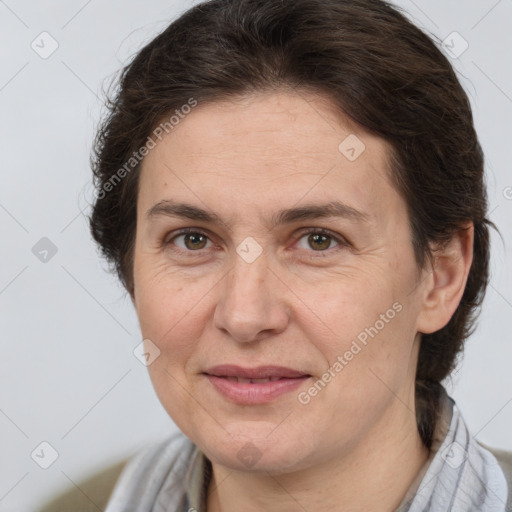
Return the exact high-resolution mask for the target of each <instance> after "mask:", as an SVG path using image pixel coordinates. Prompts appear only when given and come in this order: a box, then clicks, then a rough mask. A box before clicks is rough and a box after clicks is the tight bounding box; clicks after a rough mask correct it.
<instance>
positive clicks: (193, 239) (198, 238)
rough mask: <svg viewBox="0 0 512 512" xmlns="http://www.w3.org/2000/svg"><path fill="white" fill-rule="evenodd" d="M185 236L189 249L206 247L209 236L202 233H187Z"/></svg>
mask: <svg viewBox="0 0 512 512" xmlns="http://www.w3.org/2000/svg"><path fill="white" fill-rule="evenodd" d="M183 236H184V239H183V240H184V242H185V246H186V247H187V249H191V250H195V249H204V247H205V245H206V241H207V238H206V237H205V236H204V235H202V234H201V233H187V234H186V235H183Z"/></svg>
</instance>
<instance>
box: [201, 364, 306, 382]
mask: <svg viewBox="0 0 512 512" xmlns="http://www.w3.org/2000/svg"><path fill="white" fill-rule="evenodd" d="M204 373H207V374H208V375H214V376H216V377H242V378H244V379H265V378H267V377H282V378H287V379H293V378H296V377H304V376H305V375H308V374H307V373H305V372H301V371H298V370H293V369H292V368H286V367H284V366H257V367H256V368H244V367H242V366H236V365H233V364H222V365H219V366H213V367H212V368H208V369H207V370H206V371H205V372H204Z"/></svg>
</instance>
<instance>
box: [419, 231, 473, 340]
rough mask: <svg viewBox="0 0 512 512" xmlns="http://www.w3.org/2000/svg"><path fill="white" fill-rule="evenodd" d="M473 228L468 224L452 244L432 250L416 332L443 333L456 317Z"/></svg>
mask: <svg viewBox="0 0 512 512" xmlns="http://www.w3.org/2000/svg"><path fill="white" fill-rule="evenodd" d="M473 241H474V225H473V223H472V222H469V223H467V224H466V225H465V226H464V227H463V228H462V229H461V230H460V231H458V232H457V233H455V234H454V235H453V237H452V238H451V240H450V241H449V242H448V243H446V244H443V245H438V246H436V247H435V248H434V250H433V256H434V260H433V264H432V268H431V275H430V278H429V279H427V280H426V283H427V285H426V287H425V288H424V297H423V303H422V309H421V314H420V315H419V317H418V326H417V329H418V332H421V333H424V334H429V333H433V332H436V331H438V330H439V329H442V328H443V327H444V326H445V325H446V324H447V323H448V322H449V321H450V318H451V317H452V316H453V314H454V313H455V311H456V309H457V307H458V305H459V303H460V301H461V299H462V295H463V293H464V289H465V287H466V282H467V279H468V275H469V271H470V269H471V263H472V262H473Z"/></svg>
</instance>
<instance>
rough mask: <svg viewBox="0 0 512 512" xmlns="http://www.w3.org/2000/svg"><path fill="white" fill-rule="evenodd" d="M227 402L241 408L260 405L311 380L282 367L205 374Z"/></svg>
mask: <svg viewBox="0 0 512 512" xmlns="http://www.w3.org/2000/svg"><path fill="white" fill-rule="evenodd" d="M203 375H205V376H206V377H207V379H208V381H209V382H210V383H211V384H213V387H214V389H216V390H217V391H218V392H219V393H220V394H221V395H222V396H223V397H224V398H227V399H228V400H230V401H231V402H235V403H237V404H241V405H257V404H263V403H266V402H269V401H271V400H274V399H275V398H277V397H278V396H281V395H283V394H285V393H289V392H291V391H293V390H294V389H296V388H297V387H298V386H300V385H301V384H302V383H303V382H304V381H306V380H307V379H309V378H310V377H311V375H310V374H308V373H305V372H302V371H298V370H294V369H292V368H285V367H282V366H259V367H257V368H243V367H241V366H235V365H221V366H215V367H213V368H209V369H208V370H207V371H205V372H203Z"/></svg>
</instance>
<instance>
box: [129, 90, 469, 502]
mask: <svg viewBox="0 0 512 512" xmlns="http://www.w3.org/2000/svg"><path fill="white" fill-rule="evenodd" d="M351 134H355V135H356V136H357V137H358V138H359V139H360V140H361V141H363V142H364V144H365V146H366V149H365V150H364V152H363V153H362V154H361V155H360V156H359V157H358V158H357V159H356V160H355V161H350V160H349V159H347V158H346V156H345V155H344V154H342V153H341V152H340V151H339V150H338V146H339V145H340V143H341V142H342V141H343V140H344V139H345V138H346V137H347V136H349V135H351ZM387 156H388V147H387V145H386V143H385V141H383V140H382V139H380V138H378V137H376V136H374V135H371V134H369V133H367V132H365V131H363V130H362V128H361V127H359V126H357V125H355V124H354V123H352V122H350V121H349V120H348V119H347V118H345V117H343V116H342V115H340V114H339V113H336V110H335V108H334V106H333V105H332V104H331V103H330V102H329V101H328V100H327V99H326V98H323V97H321V96H317V95H314V94H312V93H310V92H308V93H307V92H304V91H303V92H301V93H300V94H299V93H297V92H294V91H292V92H290V91H287V90H280V91H273V92H266V93H263V92H262V93H258V94H255V95H251V96H244V97H242V98H237V99H233V100H230V101H223V102H216V103H211V104H200V105H199V106H197V107H196V108H195V109H193V111H192V112H191V113H190V114H189V115H188V116H187V117H186V118H185V119H184V120H182V121H181V122H180V124H179V125H178V126H177V127H175V129H174V130H173V131H172V132H170V133H169V134H168V135H166V136H165V137H164V138H163V139H162V141H161V142H160V143H159V144H158V145H157V146H156V148H155V149H153V150H152V151H151V152H150V153H149V154H148V155H147V157H146V158H145V160H144V162H143V165H142V171H141V176H140V189H139V197H138V204H137V209H138V218H137V231H136V243H135V253H134V283H135V288H134V295H133V297H132V299H133V302H134V305H135V308H136V311H137V315H138V318H139V322H140V326H141V330H142V334H143V337H144V338H146V339H150V340H151V341H152V342H153V343H154V344H155V345H156V346H158V348H159V350H160V355H159V357H157V358H156V359H155V361H154V362H153V363H152V364H151V365H150V366H149V367H148V368H149V372H150V377H151V380H152V383H153V385H154V388H155V390H156V393H157V395H158V397H159V399H160V401H161V403H162V405H163V406H164V408H165V409H166V411H167V412H168V414H169V415H170V416H171V418H172V419H173V420H174V422H175V423H176V424H177V426H178V427H179V428H180V429H181V430H182V431H183V432H184V433H185V434H186V436H187V437H189V438H190V439H191V440H192V441H193V442H194V443H195V444H196V445H197V446H199V448H200V449H201V450H202V451H203V452H204V453H205V455H206V456H207V457H208V458H209V459H210V460H211V462H212V466H213V476H212V481H211V482H210V487H209V493H208V498H207V510H208V512H216V511H223V512H231V511H235V510H237V511H238V510H240V508H241V504H243V507H242V509H243V510H244V511H246V512H252V511H261V510H266V511H274V510H275V511H280V512H283V511H290V512H291V511H299V510H300V511H302V510H315V511H318V512H322V511H327V510H329V511H332V510H343V511H362V510H380V511H387V510H389V511H392V510H394V508H395V507H396V506H398V504H399V503H400V501H401V500H402V498H403V496H404V495H405V493H406V491H407V489H408V488H409V486H410V484H411V483H412V481H413V480H414V478H415V476H416V474H417V473H418V471H419V470H420V468H421V466H422V465H423V464H424V462H425V461H426V459H427V457H428V450H427V449H426V448H425V446H424V445H423V444H422V443H421V440H420V438H419V435H418V432H417V428H416V419H415V415H414V410H415V409H414V378H415V369H416V363H417V357H418V349H419V342H420V339H421V333H429V332H434V331H436V330H438V329H440V328H442V327H443V326H444V325H446V323H447V322H448V320H449V319H450V317H451V316H452V314H453V312H454V311H455V309H456V307H457V305H458V303H459V301H460V299H461V297H462V293H463V290H464V287H465V284H466V279H467V274H468V272H469V268H470V264H471V259H472V246H473V229H472V225H470V224H469V225H468V226H467V228H468V229H466V230H464V231H461V232H460V233H459V234H457V235H455V236H454V238H453V240H452V241H451V242H450V243H449V244H448V245H447V246H446V247H445V248H438V250H437V252H436V259H435V265H434V266H433V267H432V266H430V265H427V266H426V267H425V268H424V269H419V268H418V266H417V264H416V261H415V258H414V253H413V247H412V243H411V231H410V227H409V221H408V215H407V210H406V204H405V201H404V200H403V198H402V197H401V196H400V195H399V194H398V192H397V191H396V190H395V189H394V188H393V186H392V185H391V183H390V180H389V178H388V170H387ZM170 199H172V200H174V201H180V202H186V203H190V204H192V205H194V206H197V207H200V208H203V209H207V210H208V211H210V212H214V213H216V214H217V215H219V216H220V218H221V219H222V222H220V223H210V222H205V221H198V220H190V219H184V218H178V217H170V216H165V215H156V216H153V217H148V216H147V212H148V210H149V209H150V208H152V207H153V206H154V205H155V204H157V203H159V202H160V201H162V200H170ZM331 200H338V201H342V202H343V203H345V204H347V205H350V206H351V207H353V208H355V209H357V210H359V211H361V212H363V213H364V214H365V215H366V216H367V222H361V221H357V220H355V219H351V218H336V217H329V218H320V219H306V220H300V221H296V222H293V223H292V224H286V225H279V226H276V227H273V228H271V227H270V224H269V219H270V217H271V215H272V214H274V213H275V212H277V211H279V210H281V209H284V208H291V207H296V206H304V205H305V204H308V205H310V204H324V203H327V202H328V201H331ZM185 227H189V228H194V229H199V230H200V231H202V232H205V234H206V235H207V238H206V239H201V238H199V242H201V240H202V243H198V241H197V240H198V239H197V235H196V238H195V239H194V238H193V237H192V240H191V239H190V237H188V238H187V237H186V236H185V235H179V234H178V233H177V231H178V230H179V229H181V228H185ZM310 228H323V229H327V230H329V231H331V232H332V233H333V234H334V236H336V237H337V238H339V240H340V242H339V243H338V242H337V239H336V238H327V239H324V240H322V241H320V242H317V243H316V244H315V242H314V240H313V241H311V237H310V236H309V235H310V231H308V229H310ZM247 237H252V238H253V239H255V240H256V241H257V242H258V244H259V245H260V246H261V248H262V249H263V252H262V253H261V254H260V255H259V257H257V258H256V259H255V260H254V261H253V262H250V263H248V262H247V261H246V260H244V258H242V257H241V256H240V255H239V254H238V253H237V250H236V249H237V247H238V246H239V245H240V244H241V243H242V242H243V241H244V240H245V239H246V238H247ZM343 240H346V241H347V244H344V243H342V242H343ZM329 242H330V243H329ZM198 246H199V248H197V247H198ZM319 246H320V247H319ZM396 303H399V304H400V305H401V307H402V308H401V311H400V312H399V313H397V314H396V315H395V316H394V318H393V319H392V320H390V321H389V322H388V323H386V324H385V327H384V328H382V329H381V330H379V332H378V334H377V335H376V336H374V337H373V338H368V343H367V345H366V346H362V349H361V351H360V352H358V353H357V355H355V356H354V357H353V358H352V359H351V360H350V361H348V362H347V364H346V366H344V367H343V369H342V371H339V372H338V373H335V377H334V378H332V380H331V381H330V382H329V383H328V384H327V385H326V386H325V387H324V388H323V389H322V390H321V392H319V393H318V394H317V395H316V396H314V397H312V398H311V400H310V401H309V403H307V404H302V403H300V402H299V400H298V394H299V393H300V392H301V391H302V392H304V391H307V390H308V389H309V388H310V387H311V386H312V385H313V384H314V383H315V382H316V381H317V380H318V379H321V377H322V375H323V374H324V373H325V372H326V371H327V370H328V368H329V367H332V365H333V363H334V362H335V361H336V360H337V358H338V356H343V354H345V352H346V351H347V350H349V349H350V346H351V343H352V342H353V341H354V340H356V339H357V336H358V335H359V334H360V333H361V332H362V331H364V329H365V328H367V327H370V326H374V325H375V324H376V321H377V320H379V318H380V315H381V314H385V313H386V311H388V310H389V309H390V308H391V309H392V306H393V304H396ZM360 345H361V344H360ZM228 363H229V364H237V365H240V366H245V367H255V366H259V365H265V364H274V365H281V366H287V367H290V368H294V369H298V370H301V371H303V372H304V373H307V374H310V375H311V376H312V377H311V378H310V379H309V380H308V381H307V382H304V383H303V384H301V387H300V388H299V389H297V390H295V391H292V392H291V393H288V394H285V395H281V396H280V397H278V398H276V399H274V400H273V401H272V402H269V403H266V404H263V405H251V406H248V405H237V404H235V403H233V402H230V401H229V400H227V399H226V398H224V397H223V396H222V395H220V394H219V393H218V392H217V391H216V390H215V388H214V387H213V386H212V385H211V383H210V382H209V381H208V380H207V379H206V377H204V375H202V372H204V371H205V370H206V369H207V368H209V367H211V366H214V365H218V364H228ZM247 443H250V446H251V447H252V450H253V451H255V452H256V453H257V454H258V455H259V457H260V458H259V460H258V461H257V462H256V463H255V464H254V465H252V466H250V467H249V466H248V464H247V463H246V462H244V461H243V460H240V459H239V458H238V456H237V454H238V453H239V451H240V450H243V449H245V450H247V448H244V445H246V444H247ZM341 483H342V484H341Z"/></svg>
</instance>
